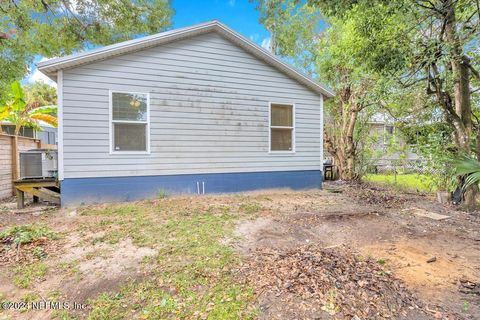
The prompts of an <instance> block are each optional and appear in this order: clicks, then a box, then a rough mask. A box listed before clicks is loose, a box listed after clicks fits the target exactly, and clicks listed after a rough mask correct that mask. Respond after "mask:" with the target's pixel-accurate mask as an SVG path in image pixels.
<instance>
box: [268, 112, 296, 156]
mask: <svg viewBox="0 0 480 320" xmlns="http://www.w3.org/2000/svg"><path fill="white" fill-rule="evenodd" d="M270 151H271V152H277V151H283V152H285V151H286V152H294V151H295V107H294V105H291V104H278V103H271V104H270Z"/></svg>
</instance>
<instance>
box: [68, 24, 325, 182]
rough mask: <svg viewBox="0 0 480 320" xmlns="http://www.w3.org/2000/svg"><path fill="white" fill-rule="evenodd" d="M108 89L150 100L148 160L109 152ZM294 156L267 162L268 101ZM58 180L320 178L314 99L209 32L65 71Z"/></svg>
mask: <svg viewBox="0 0 480 320" xmlns="http://www.w3.org/2000/svg"><path fill="white" fill-rule="evenodd" d="M109 90H121V91H134V92H150V102H151V104H150V120H151V125H150V139H151V154H150V155H120V154H109V123H108V121H109V114H108V112H109V105H108V103H109ZM270 101H273V102H282V103H295V107H296V153H295V154H283V155H280V154H269V153H268V151H269V142H268V130H269V126H268V108H269V106H268V103H269V102H270ZM63 121H64V126H63V128H64V129H63V141H64V177H65V178H77V177H107V176H132V175H138V176H140V175H162V174H183V173H221V172H253V171H284V170H319V169H320V156H321V150H320V149H321V141H320V96H319V94H317V93H315V92H313V91H311V90H309V89H307V88H306V87H304V86H303V85H301V84H299V83H298V82H296V81H295V80H292V79H290V78H289V77H287V76H285V75H284V74H282V73H280V72H279V71H277V70H276V69H274V68H273V67H270V66H269V65H267V64H265V63H264V62H262V61H260V60H258V59H257V58H255V57H253V56H252V55H250V54H249V53H247V52H245V51H244V50H243V49H241V48H239V47H238V46H236V45H234V44H233V43H231V42H229V41H228V40H226V39H224V38H222V37H221V36H219V35H217V34H215V33H210V34H205V35H201V36H197V37H195V38H192V39H186V40H182V41H177V42H174V43H171V44H167V45H162V46H159V47H156V48H151V49H147V50H144V51H140V52H137V53H132V54H128V55H123V56H118V57H114V58H111V59H108V60H105V61H101V62H96V63H93V64H88V65H85V66H81V67H78V68H74V69H70V70H65V71H64V74H63Z"/></svg>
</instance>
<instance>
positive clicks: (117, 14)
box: [0, 0, 173, 100]
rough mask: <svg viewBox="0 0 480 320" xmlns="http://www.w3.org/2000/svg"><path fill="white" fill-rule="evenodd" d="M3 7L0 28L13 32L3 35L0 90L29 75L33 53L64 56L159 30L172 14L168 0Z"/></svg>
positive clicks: (29, 0) (79, 0) (65, 0)
mask: <svg viewBox="0 0 480 320" xmlns="http://www.w3.org/2000/svg"><path fill="white" fill-rule="evenodd" d="M0 11H2V13H3V15H2V16H3V18H2V19H0V31H1V32H6V33H8V34H9V35H10V37H9V38H8V39H0V70H2V77H1V78H0V92H3V90H1V89H4V88H5V87H7V86H8V84H9V83H11V82H12V81H14V80H19V79H21V78H23V77H24V76H25V74H26V73H27V71H28V66H29V65H30V64H31V63H32V62H33V58H34V56H35V55H42V56H44V57H54V56H62V55H66V54H71V53H73V52H75V51H78V50H82V49H84V48H85V47H95V46H98V45H106V44H111V43H114V42H119V41H123V40H128V39H132V38H134V37H136V36H138V35H145V34H151V33H156V32H160V31H162V30H165V28H167V27H169V26H170V24H171V20H170V17H171V16H172V14H173V11H172V9H171V7H170V1H168V0H134V1H130V0H98V1H91V0H49V1H37V0H22V1H3V2H1V3H0ZM0 96H1V94H0ZM0 100H1V99H0Z"/></svg>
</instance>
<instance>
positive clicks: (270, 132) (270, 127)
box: [268, 101, 296, 154]
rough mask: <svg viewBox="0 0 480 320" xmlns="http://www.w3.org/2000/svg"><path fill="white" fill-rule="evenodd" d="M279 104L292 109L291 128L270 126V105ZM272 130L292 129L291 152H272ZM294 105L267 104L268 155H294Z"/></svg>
mask: <svg viewBox="0 0 480 320" xmlns="http://www.w3.org/2000/svg"><path fill="white" fill-rule="evenodd" d="M273 104H281V105H287V106H291V107H292V124H293V126H292V127H285V126H272V105H273ZM272 129H292V150H272ZM295 136H296V134H295V103H291V102H274V101H270V102H269V103H268V153H269V154H294V153H295Z"/></svg>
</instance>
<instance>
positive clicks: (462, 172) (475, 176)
mask: <svg viewBox="0 0 480 320" xmlns="http://www.w3.org/2000/svg"><path fill="white" fill-rule="evenodd" d="M454 167H455V170H456V173H457V176H459V177H463V176H465V182H464V184H463V189H464V190H465V189H467V188H468V187H470V186H471V185H478V184H479V183H480V161H478V160H477V159H473V158H469V157H464V158H462V159H460V160H457V161H455V162H454Z"/></svg>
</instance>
